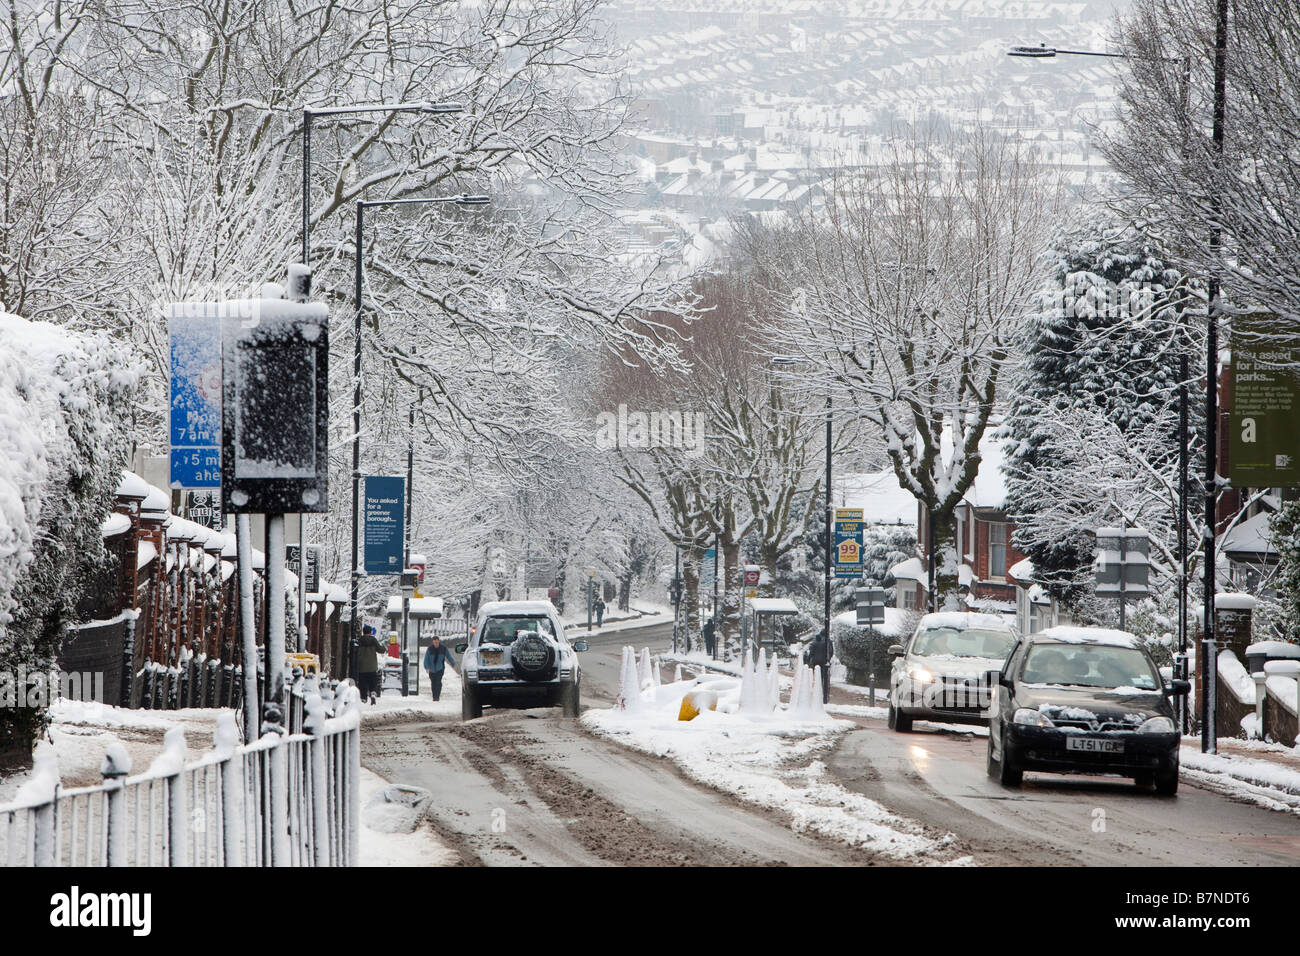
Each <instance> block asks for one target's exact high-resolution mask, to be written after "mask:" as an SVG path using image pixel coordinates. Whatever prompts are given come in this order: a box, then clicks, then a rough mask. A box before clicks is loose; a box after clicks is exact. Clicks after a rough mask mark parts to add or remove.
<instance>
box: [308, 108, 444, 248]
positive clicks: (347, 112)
mask: <svg viewBox="0 0 1300 956" xmlns="http://www.w3.org/2000/svg"><path fill="white" fill-rule="evenodd" d="M461 109H462V107H461V105H460V104H459V103H359V104H356V105H354V106H321V107H311V106H304V107H303V108H302V264H303V265H305V266H307V267H308V268H310V267H311V121H312V119H313V118H314V117H317V116H322V117H328V116H351V115H358V114H361V113H388V114H392V113H425V114H432V115H436V116H441V115H447V114H449V113H459V112H460V111H461Z"/></svg>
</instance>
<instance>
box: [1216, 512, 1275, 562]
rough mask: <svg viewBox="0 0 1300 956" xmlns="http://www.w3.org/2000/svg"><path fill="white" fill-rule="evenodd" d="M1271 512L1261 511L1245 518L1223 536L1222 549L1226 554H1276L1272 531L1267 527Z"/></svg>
mask: <svg viewBox="0 0 1300 956" xmlns="http://www.w3.org/2000/svg"><path fill="white" fill-rule="evenodd" d="M1271 517H1272V514H1271V512H1268V511H1261V512H1260V513H1259V514H1257V515H1255V517H1253V518H1247V519H1246V520H1245V521H1243V522H1242V523H1241V524H1239V525H1237V526H1236V527H1235V528H1233V529H1232V530H1231V531H1229V532H1228V533H1227V534H1225V535H1224V536H1223V550H1224V552H1225V553H1227V554H1255V555H1260V554H1264V555H1276V554H1277V549H1276V548H1274V547H1273V542H1272V533H1271V532H1270V530H1269V527H1268V519H1269V518H1271Z"/></svg>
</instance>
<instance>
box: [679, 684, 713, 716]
mask: <svg viewBox="0 0 1300 956" xmlns="http://www.w3.org/2000/svg"><path fill="white" fill-rule="evenodd" d="M717 709H718V695H717V693H715V692H714V691H711V690H693V691H691V692H690V693H689V694H687V695H686V696H685V697H683V698H682V709H681V710H679V711H678V712H677V719H678V720H694V719H695V718H696V717H698V716H699V715H700V711H702V710H717Z"/></svg>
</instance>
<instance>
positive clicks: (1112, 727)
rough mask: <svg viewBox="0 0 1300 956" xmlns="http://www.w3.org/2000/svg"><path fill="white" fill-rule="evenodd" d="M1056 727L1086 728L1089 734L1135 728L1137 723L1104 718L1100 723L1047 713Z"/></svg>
mask: <svg viewBox="0 0 1300 956" xmlns="http://www.w3.org/2000/svg"><path fill="white" fill-rule="evenodd" d="M1047 716H1048V719H1050V720H1051V721H1052V723H1054V724H1055V725H1056V726H1057V727H1073V728H1075V729H1077V730H1086V731H1087V732H1088V733H1090V734H1095V733H1106V732H1107V731H1116V730H1130V731H1132V730H1137V729H1138V725H1137V724H1129V723H1124V722H1123V721H1115V720H1105V721H1101V722H1100V723H1098V722H1096V721H1092V720H1071V719H1068V718H1056V717H1053V716H1052V715H1051V714H1050V713H1049V714H1048V715H1047Z"/></svg>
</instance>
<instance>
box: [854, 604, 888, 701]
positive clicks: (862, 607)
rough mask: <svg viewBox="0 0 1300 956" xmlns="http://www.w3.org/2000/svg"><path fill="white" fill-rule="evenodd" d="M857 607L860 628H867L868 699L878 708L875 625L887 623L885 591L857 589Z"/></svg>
mask: <svg viewBox="0 0 1300 956" xmlns="http://www.w3.org/2000/svg"><path fill="white" fill-rule="evenodd" d="M853 597H854V602H855V604H856V606H857V621H858V626H859V627H860V626H862V625H863V624H865V625H866V626H867V673H868V674H870V675H871V682H870V683H869V684H868V685H867V698H868V703H869V704H870V706H872V707H875V706H876V632H875V628H874V626H873V625H876V624H884V623H885V589H884V588H857V589H856V590H855V591H854V592H853Z"/></svg>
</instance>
